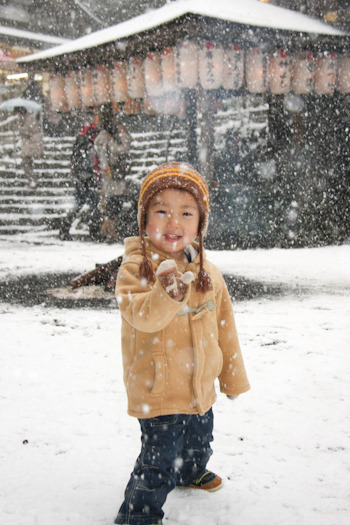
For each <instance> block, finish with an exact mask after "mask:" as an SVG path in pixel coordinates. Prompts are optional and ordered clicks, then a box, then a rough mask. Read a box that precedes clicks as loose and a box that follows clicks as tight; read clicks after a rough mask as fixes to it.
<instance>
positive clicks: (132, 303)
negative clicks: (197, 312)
mask: <svg viewBox="0 0 350 525" xmlns="http://www.w3.org/2000/svg"><path fill="white" fill-rule="evenodd" d="M139 264H140V262H139V261H138V262H124V263H123V264H122V265H121V267H120V270H119V273H118V279H117V286H116V296H117V302H118V304H119V309H120V312H121V315H122V317H123V319H124V320H125V321H126V322H127V323H129V324H130V325H131V326H132V327H133V328H135V329H136V330H139V331H141V332H148V333H152V332H158V331H159V330H163V329H164V328H165V327H166V326H167V325H168V324H169V323H170V321H171V320H172V319H173V317H174V316H175V315H176V314H177V312H178V311H179V310H180V309H181V308H182V307H183V305H184V304H186V303H187V302H188V299H189V295H190V286H189V287H188V290H187V293H186V296H185V297H184V299H183V301H181V302H179V301H175V300H174V299H171V297H170V296H169V295H168V294H167V293H166V291H165V290H164V288H163V287H162V285H161V284H160V282H159V281H158V279H157V280H156V282H155V284H154V285H153V286H150V285H148V284H146V285H143V284H142V282H141V279H140V278H139V276H138V269H139Z"/></svg>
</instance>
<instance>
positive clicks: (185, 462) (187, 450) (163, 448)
mask: <svg viewBox="0 0 350 525" xmlns="http://www.w3.org/2000/svg"><path fill="white" fill-rule="evenodd" d="M139 423H140V426H141V432H142V435H141V443H142V448H141V453H140V455H139V457H138V458H137V460H136V463H135V467H134V470H133V472H132V474H131V477H130V480H129V483H128V485H127V487H126V489H125V499H124V502H123V504H122V506H121V507H120V509H119V513H118V516H117V518H116V520H115V522H114V523H117V524H129V525H150V524H154V523H160V524H161V523H162V518H163V516H164V512H163V511H162V507H163V505H164V503H165V500H166V498H167V495H168V494H169V492H170V491H171V490H173V489H174V488H175V486H176V485H178V486H181V485H182V486H187V485H189V484H190V483H192V482H194V481H195V480H196V479H197V478H199V477H200V476H201V475H202V474H203V473H204V472H205V468H206V465H207V463H208V461H209V458H210V456H211V455H212V450H211V447H210V442H211V441H213V434H212V432H213V412H212V410H211V409H210V410H209V411H208V412H207V413H206V414H204V416H199V415H197V414H194V415H186V414H175V415H170V416H160V417H155V418H150V419H140V420H139Z"/></svg>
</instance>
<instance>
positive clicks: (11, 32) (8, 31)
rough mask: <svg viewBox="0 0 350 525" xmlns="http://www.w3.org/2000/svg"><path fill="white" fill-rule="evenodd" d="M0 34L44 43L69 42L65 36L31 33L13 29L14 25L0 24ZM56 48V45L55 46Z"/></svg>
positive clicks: (60, 43)
mask: <svg viewBox="0 0 350 525" xmlns="http://www.w3.org/2000/svg"><path fill="white" fill-rule="evenodd" d="M0 35H5V36H8V37H12V38H19V39H21V40H30V41H32V40H34V41H36V42H43V43H45V44H51V45H55V44H59V45H62V44H65V43H67V42H71V40H68V39H67V38H60V37H57V36H52V35H44V34H42V33H33V32H31V31H23V30H22V29H15V28H14V27H7V26H2V25H0ZM55 49H56V47H55Z"/></svg>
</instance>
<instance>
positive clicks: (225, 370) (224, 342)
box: [216, 278, 250, 395]
mask: <svg viewBox="0 0 350 525" xmlns="http://www.w3.org/2000/svg"><path fill="white" fill-rule="evenodd" d="M221 282H222V286H221V289H220V291H219V293H218V296H217V299H216V301H217V309H218V314H217V317H218V332H219V346H220V348H221V351H222V354H223V366H222V370H221V373H220V375H219V382H220V391H221V392H223V393H224V394H228V395H239V394H242V393H243V392H246V391H247V390H249V389H250V385H249V382H248V378H247V374H246V370H245V366H244V362H243V357H242V352H241V348H240V345H239V340H238V334H237V329H236V323H235V318H234V313H233V308H232V303H231V298H230V296H229V293H228V290H227V287H226V283H225V281H224V280H223V278H222V279H221Z"/></svg>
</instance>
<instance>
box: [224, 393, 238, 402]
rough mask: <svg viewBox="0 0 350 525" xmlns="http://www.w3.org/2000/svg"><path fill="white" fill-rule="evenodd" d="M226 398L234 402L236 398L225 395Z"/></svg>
mask: <svg viewBox="0 0 350 525" xmlns="http://www.w3.org/2000/svg"><path fill="white" fill-rule="evenodd" d="M226 397H227V398H228V399H229V400H230V401H234V400H235V399H237V397H238V396H230V395H228V394H226Z"/></svg>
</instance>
